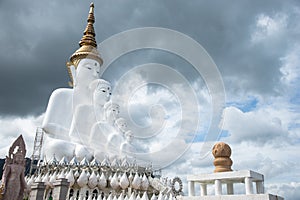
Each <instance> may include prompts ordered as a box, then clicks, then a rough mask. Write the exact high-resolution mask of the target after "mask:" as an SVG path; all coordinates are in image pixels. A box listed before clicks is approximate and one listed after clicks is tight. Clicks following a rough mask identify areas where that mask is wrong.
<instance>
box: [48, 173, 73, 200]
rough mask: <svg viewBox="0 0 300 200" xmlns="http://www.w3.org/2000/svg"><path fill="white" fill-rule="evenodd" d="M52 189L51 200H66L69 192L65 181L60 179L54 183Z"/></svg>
mask: <svg viewBox="0 0 300 200" xmlns="http://www.w3.org/2000/svg"><path fill="white" fill-rule="evenodd" d="M53 185H54V188H53V191H52V196H53V200H66V197H67V194H68V191H69V185H70V183H69V182H68V180H67V179H65V178H61V179H58V180H57V181H56V182H54V184H53Z"/></svg>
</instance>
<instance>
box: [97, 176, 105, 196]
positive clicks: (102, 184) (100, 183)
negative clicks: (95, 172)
mask: <svg viewBox="0 0 300 200" xmlns="http://www.w3.org/2000/svg"><path fill="white" fill-rule="evenodd" d="M106 186H107V180H106V177H105V175H104V173H103V172H102V174H101V176H100V178H99V181H98V187H99V188H100V189H102V190H103V189H104V188H106ZM99 196H101V195H99Z"/></svg>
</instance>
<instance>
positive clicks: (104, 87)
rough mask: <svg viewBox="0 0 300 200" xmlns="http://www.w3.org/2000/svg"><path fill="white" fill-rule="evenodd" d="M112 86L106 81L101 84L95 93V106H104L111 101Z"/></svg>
mask: <svg viewBox="0 0 300 200" xmlns="http://www.w3.org/2000/svg"><path fill="white" fill-rule="evenodd" d="M110 96H111V86H110V84H109V82H107V81H105V82H104V80H103V81H102V82H99V84H98V85H97V87H96V89H95V91H94V104H96V105H100V106H104V104H105V103H106V102H108V101H109V100H110Z"/></svg>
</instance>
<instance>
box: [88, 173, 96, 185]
mask: <svg viewBox="0 0 300 200" xmlns="http://www.w3.org/2000/svg"><path fill="white" fill-rule="evenodd" d="M97 184H98V179H97V176H96V174H95V171H93V172H92V175H91V176H90V177H89V182H88V186H89V187H90V188H91V189H94V188H95V187H96V186H97Z"/></svg>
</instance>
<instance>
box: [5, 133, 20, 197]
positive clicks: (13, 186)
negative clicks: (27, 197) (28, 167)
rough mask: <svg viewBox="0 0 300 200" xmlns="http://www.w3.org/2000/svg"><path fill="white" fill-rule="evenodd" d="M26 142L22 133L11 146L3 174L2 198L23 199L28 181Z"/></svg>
mask: <svg viewBox="0 0 300 200" xmlns="http://www.w3.org/2000/svg"><path fill="white" fill-rule="evenodd" d="M25 155H26V149H25V142H24V140H23V137H22V135H20V136H19V137H18V138H17V139H16V141H15V142H14V143H13V144H12V146H11V147H10V148H9V155H8V156H6V160H5V165H4V171H3V175H2V184H3V185H2V199H3V200H22V199H23V194H24V189H25V188H26V182H25V179H24V172H25Z"/></svg>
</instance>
